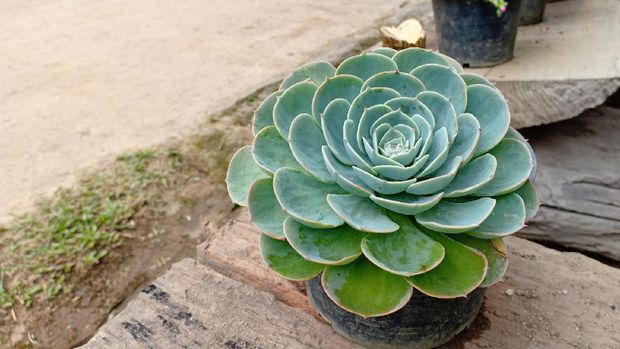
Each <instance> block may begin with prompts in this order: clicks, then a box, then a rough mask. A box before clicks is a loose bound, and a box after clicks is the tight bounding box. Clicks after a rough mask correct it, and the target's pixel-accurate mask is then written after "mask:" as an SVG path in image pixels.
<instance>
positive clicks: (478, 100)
mask: <svg viewBox="0 0 620 349" xmlns="http://www.w3.org/2000/svg"><path fill="white" fill-rule="evenodd" d="M467 101H468V102H467V109H466V110H465V112H467V113H470V114H472V115H473V116H475V117H476V119H478V122H479V123H480V141H479V142H478V147H477V148H476V152H475V154H476V155H479V154H483V153H486V152H487V151H489V150H491V149H492V148H493V147H495V146H496V145H497V144H498V143H499V141H501V140H502V138H504V135H505V134H506V132H507V131H508V127H509V124H510V112H509V111H508V104H507V102H506V99H505V98H504V96H502V95H501V93H500V92H499V91H498V90H497V89H495V88H493V87H489V86H486V85H472V86H468V87H467Z"/></svg>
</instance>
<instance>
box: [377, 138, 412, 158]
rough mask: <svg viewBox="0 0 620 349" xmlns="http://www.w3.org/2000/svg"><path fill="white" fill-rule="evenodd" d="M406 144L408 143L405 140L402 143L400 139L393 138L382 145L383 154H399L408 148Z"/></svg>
mask: <svg viewBox="0 0 620 349" xmlns="http://www.w3.org/2000/svg"><path fill="white" fill-rule="evenodd" d="M408 146H409V144H407V142H405V143H404V144H403V140H402V139H394V140H391V141H389V142H387V143H386V144H385V146H384V147H383V154H385V156H387V157H392V156H394V155H399V154H402V153H404V152H405V151H406V150H407V148H409V147H408Z"/></svg>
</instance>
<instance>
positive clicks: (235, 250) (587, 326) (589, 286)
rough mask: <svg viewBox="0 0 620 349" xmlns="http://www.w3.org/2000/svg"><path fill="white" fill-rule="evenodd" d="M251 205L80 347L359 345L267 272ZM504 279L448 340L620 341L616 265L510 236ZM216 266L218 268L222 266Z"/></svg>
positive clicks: (490, 344) (539, 344) (508, 343)
mask: <svg viewBox="0 0 620 349" xmlns="http://www.w3.org/2000/svg"><path fill="white" fill-rule="evenodd" d="M259 234H260V233H259V232H258V231H257V230H256V229H255V228H254V227H253V226H252V225H251V224H249V222H248V215H247V211H246V210H239V216H238V217H237V218H236V219H235V220H234V221H231V222H229V223H228V224H226V225H224V226H223V227H221V228H210V230H209V235H210V236H209V240H208V241H207V242H205V243H203V244H202V245H200V246H199V248H198V259H199V260H200V261H201V262H202V263H205V264H206V266H203V265H201V264H200V263H199V262H198V261H195V260H192V259H185V260H183V261H181V262H179V263H177V264H175V265H174V266H173V267H172V268H171V269H170V270H169V271H168V272H167V273H166V274H165V275H163V276H162V277H160V278H159V279H157V280H156V281H155V282H153V283H152V284H150V285H148V286H147V287H145V288H144V289H143V290H142V292H140V294H139V295H138V296H137V297H136V298H135V299H134V300H133V301H132V302H130V303H129V305H128V306H127V308H126V309H125V310H123V311H122V312H120V313H119V314H118V315H117V316H116V317H115V318H113V319H111V320H110V321H109V322H108V323H107V324H106V325H104V326H103V327H102V328H101V329H100V330H99V332H98V333H97V335H96V336H95V337H94V338H92V339H91V341H90V342H89V343H88V344H86V345H85V346H83V348H97V349H103V348H229V349H230V348H264V349H268V348H325V349H347V348H359V346H357V345H356V344H353V343H351V342H349V341H347V340H345V339H344V338H342V337H340V336H339V335H338V334H336V333H335V332H333V331H332V330H331V328H330V327H329V326H328V325H327V324H325V323H323V322H321V321H318V320H317V319H315V318H314V317H313V316H312V315H310V314H309V313H308V306H307V299H306V296H305V294H304V292H303V288H301V287H299V284H293V283H289V282H286V281H284V280H282V279H281V278H279V277H277V276H276V275H275V274H273V273H271V272H270V271H269V270H268V269H267V268H266V267H265V265H264V264H263V263H262V261H261V259H260V256H259V254H258V236H259ZM507 244H508V247H509V253H510V264H509V267H508V272H507V274H506V276H505V280H504V282H502V283H499V284H497V285H495V286H493V287H491V288H490V289H489V290H488V292H487V294H486V296H485V303H484V305H483V309H482V311H481V313H480V314H479V315H478V317H477V318H476V320H475V321H474V323H473V324H472V326H471V327H470V328H469V329H468V330H466V331H465V332H463V333H462V334H461V335H459V336H458V337H457V338H455V339H454V340H453V341H451V342H450V343H448V344H446V345H445V346H443V347H442V348H444V349H446V348H454V349H456V348H459V349H461V348H617V347H618V346H619V345H620V322H619V321H618V318H619V315H620V313H619V312H620V309H618V308H619V307H620V293H619V292H618V289H619V288H620V270H618V269H614V268H612V267H609V266H606V265H604V264H601V263H599V262H597V261H595V260H593V259H591V258H588V257H585V256H583V255H581V254H576V253H561V252H557V251H555V250H550V249H548V248H545V247H543V246H541V245H538V244H536V243H533V242H529V241H526V240H523V239H519V238H508V239H507ZM216 270H217V271H216Z"/></svg>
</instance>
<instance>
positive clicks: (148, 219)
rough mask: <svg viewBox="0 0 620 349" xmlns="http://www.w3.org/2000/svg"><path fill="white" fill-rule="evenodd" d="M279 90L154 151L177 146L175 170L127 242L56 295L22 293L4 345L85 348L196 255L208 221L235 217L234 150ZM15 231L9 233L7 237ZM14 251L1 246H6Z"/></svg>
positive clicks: (4, 321) (5, 327)
mask: <svg viewBox="0 0 620 349" xmlns="http://www.w3.org/2000/svg"><path fill="white" fill-rule="evenodd" d="M274 89H275V86H269V87H266V88H264V89H262V90H259V91H258V92H256V93H254V94H252V95H250V96H248V97H246V98H244V99H243V100H241V101H240V102H238V103H236V104H235V105H234V106H233V107H231V108H229V109H227V110H225V111H223V112H222V113H219V114H218V115H212V116H210V117H208V121H207V122H206V123H205V124H203V125H202V126H201V127H199V128H198V129H199V130H201V132H199V133H196V134H194V135H193V136H191V137H189V138H186V139H185V140H183V141H182V142H177V143H175V144H166V145H164V146H162V147H160V148H158V149H157V150H155V152H154V153H155V154H159V155H155V156H154V161H163V160H162V159H164V158H165V160H166V161H170V159H169V157H170V149H174V154H173V155H174V158H175V163H174V167H175V171H169V172H166V173H165V174H163V175H162V178H158V182H157V183H158V184H157V185H151V186H149V187H147V188H144V192H143V193H141V195H144V196H145V197H147V198H149V200H145V201H144V202H142V203H141V206H140V207H137V208H136V210H135V212H134V213H132V215H131V217H125V219H126V220H128V221H129V222H131V224H129V225H128V227H126V229H121V230H119V231H117V232H115V233H117V234H118V236H120V237H121V239H120V240H119V241H121V242H122V243H118V244H116V245H113V246H111V247H110V250H109V251H108V252H107V253H106V254H105V255H103V256H101V258H99V259H97V263H94V264H92V265H88V264H83V263H82V264H80V265H79V266H76V267H75V268H73V269H72V270H71V272H70V273H68V274H67V277H66V279H65V280H62V282H61V285H62V287H60V288H59V291H58V292H57V293H56V294H53V296H52V297H49V293H46V292H37V293H36V294H34V295H33V296H32V299H31V300H30V301H29V302H26V301H25V300H24V298H23V294H22V296H20V297H16V299H14V302H13V305H12V306H9V307H5V308H4V309H0V343H1V344H0V348H69V347H73V346H76V345H79V344H80V343H83V342H85V341H86V340H87V339H88V338H90V337H91V336H92V335H93V334H94V333H95V331H96V329H97V328H98V327H99V326H100V325H101V324H102V323H103V322H105V321H106V319H107V318H108V316H109V314H110V312H111V311H113V309H115V308H116V307H118V305H119V304H121V303H122V302H123V300H125V299H126V298H127V297H128V296H130V295H131V294H132V293H133V292H134V291H135V290H136V289H139V288H140V286H141V285H143V284H145V283H146V282H147V281H149V280H152V279H154V278H155V277H156V276H158V275H160V274H161V273H162V272H163V271H164V270H166V269H167V268H168V267H169V266H170V265H171V264H172V263H174V262H176V261H178V260H180V259H182V258H184V257H188V256H194V255H195V247H196V245H197V244H198V243H200V242H201V241H203V240H204V239H205V237H206V232H205V229H204V226H205V224H216V225H217V224H219V223H220V222H223V221H224V220H225V219H226V218H227V217H228V216H229V215H230V214H231V211H232V209H233V206H232V204H231V203H230V201H229V200H227V199H225V198H227V194H226V188H225V185H224V177H225V174H226V168H227V163H228V161H229V159H230V157H231V156H232V154H233V153H234V151H236V149H238V148H239V147H240V146H241V145H244V144H248V143H249V142H250V141H251V137H252V135H251V131H250V128H249V127H248V125H249V122H250V120H251V115H252V111H253V110H254V109H255V108H256V106H257V105H258V104H259V102H260V101H261V100H262V99H264V97H265V96H266V95H268V94H269V93H270V92H271V91H273V90H274ZM97 172H99V171H96V172H93V174H91V175H89V176H87V177H88V178H86V179H85V180H86V181H88V180H89V179H90V177H92V176H94V175H95V174H96V173H97ZM219 198H221V199H219ZM10 233H11V232H10V231H5V232H4V233H3V234H4V235H5V236H4V237H6V234H10ZM8 248H9V247H8V246H6V245H5V246H3V245H2V244H0V250H2V251H7V249H8ZM0 262H2V258H0ZM21 276H22V277H23V276H24V275H23V274H22V275H21ZM26 276H27V275H26ZM25 279H27V277H26V278H25ZM10 284H11V280H10V278H8V279H7V280H4V285H5V286H6V285H10ZM48 297H49V298H48ZM30 303H31V304H30ZM28 305H30V306H28Z"/></svg>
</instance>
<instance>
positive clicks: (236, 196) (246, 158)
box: [226, 146, 269, 206]
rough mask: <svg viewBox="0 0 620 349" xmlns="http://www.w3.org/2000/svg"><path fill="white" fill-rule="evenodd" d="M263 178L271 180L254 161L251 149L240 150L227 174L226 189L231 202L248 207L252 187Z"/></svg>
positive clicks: (248, 147) (232, 160) (246, 147)
mask: <svg viewBox="0 0 620 349" xmlns="http://www.w3.org/2000/svg"><path fill="white" fill-rule="evenodd" d="M261 178H269V175H267V174H266V173H265V172H263V170H261V169H260V167H258V165H257V164H256V162H255V161H254V158H253V157H252V150H251V147H250V146H245V147H243V148H241V149H239V150H238V151H237V152H236V153H235V155H233V157H232V159H231V160H230V165H229V166H228V173H227V174H226V187H227V189H228V195H229V196H230V198H231V200H232V201H233V202H234V203H236V204H237V205H241V206H247V205H248V191H249V189H250V186H251V185H252V183H254V182H255V181H257V180H259V179H261Z"/></svg>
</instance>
